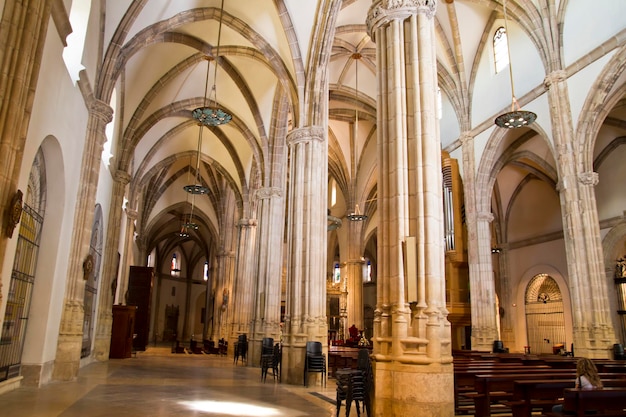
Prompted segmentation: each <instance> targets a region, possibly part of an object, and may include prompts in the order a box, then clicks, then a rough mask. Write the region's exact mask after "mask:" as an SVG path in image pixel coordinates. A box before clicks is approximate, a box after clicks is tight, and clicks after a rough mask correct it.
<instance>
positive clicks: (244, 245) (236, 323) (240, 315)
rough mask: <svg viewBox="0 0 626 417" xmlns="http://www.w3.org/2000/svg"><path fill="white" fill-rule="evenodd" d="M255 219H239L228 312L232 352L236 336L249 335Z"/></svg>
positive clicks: (252, 298) (253, 275)
mask: <svg viewBox="0 0 626 417" xmlns="http://www.w3.org/2000/svg"><path fill="white" fill-rule="evenodd" d="M256 225H257V222H256V219H241V220H240V221H239V243H238V250H237V260H236V270H235V279H234V282H233V302H232V303H231V307H230V308H231V313H230V317H231V320H230V324H231V330H230V336H229V337H230V339H229V340H230V341H229V343H228V346H229V347H228V349H229V351H230V352H231V353H232V351H233V349H234V346H235V343H236V342H237V338H238V337H239V335H241V334H245V335H246V336H247V337H249V336H250V335H249V331H250V322H251V320H252V305H253V304H252V303H253V300H254V294H253V291H254V289H255V287H256V286H255V280H254V277H255V274H254V266H255V263H254V259H256V255H255V245H254V243H255V241H256V239H255V238H256Z"/></svg>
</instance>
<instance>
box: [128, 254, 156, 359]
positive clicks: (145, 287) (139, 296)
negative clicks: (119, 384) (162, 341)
mask: <svg viewBox="0 0 626 417" xmlns="http://www.w3.org/2000/svg"><path fill="white" fill-rule="evenodd" d="M153 277H154V268H152V267H149V266H131V267H130V272H129V276H128V300H127V301H126V304H128V305H129V306H131V305H134V306H137V313H136V319H135V333H136V334H137V337H136V338H135V341H134V343H133V347H134V348H135V350H138V351H144V350H146V346H148V341H149V332H150V300H151V297H152V281H153Z"/></svg>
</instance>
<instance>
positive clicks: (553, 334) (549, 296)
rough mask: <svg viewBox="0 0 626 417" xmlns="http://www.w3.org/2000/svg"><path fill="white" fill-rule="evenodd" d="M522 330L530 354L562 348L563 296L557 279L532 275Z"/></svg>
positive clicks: (563, 341)
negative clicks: (523, 329) (524, 326)
mask: <svg viewBox="0 0 626 417" xmlns="http://www.w3.org/2000/svg"><path fill="white" fill-rule="evenodd" d="M525 304H526V331H527V337H528V346H530V349H531V353H535V354H538V355H541V354H553V353H555V352H557V351H558V350H559V349H560V348H561V347H562V348H564V349H566V340H565V319H564V317H563V296H562V294H561V290H560V288H559V285H558V284H557V282H556V281H555V280H554V279H553V278H552V277H550V276H549V275H546V274H539V275H536V276H534V277H533V278H532V279H531V280H530V282H529V283H528V287H527V288H526V295H525Z"/></svg>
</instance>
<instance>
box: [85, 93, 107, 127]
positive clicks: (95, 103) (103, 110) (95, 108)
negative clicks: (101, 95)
mask: <svg viewBox="0 0 626 417" xmlns="http://www.w3.org/2000/svg"><path fill="white" fill-rule="evenodd" d="M89 113H90V114H91V115H93V116H95V117H96V118H98V120H100V121H101V122H103V123H104V124H108V123H110V122H111V120H113V109H112V108H111V106H109V103H106V102H104V101H102V100H98V99H97V98H94V99H93V100H90V101H89Z"/></svg>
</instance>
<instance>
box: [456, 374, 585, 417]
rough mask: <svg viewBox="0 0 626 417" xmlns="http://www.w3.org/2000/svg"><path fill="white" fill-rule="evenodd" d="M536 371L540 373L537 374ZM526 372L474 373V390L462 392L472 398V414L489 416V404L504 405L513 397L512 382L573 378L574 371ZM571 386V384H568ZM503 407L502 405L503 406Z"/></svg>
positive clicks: (478, 416)
mask: <svg viewBox="0 0 626 417" xmlns="http://www.w3.org/2000/svg"><path fill="white" fill-rule="evenodd" d="M537 371H539V372H540V373H541V375H540V376H539V375H538V374H537ZM537 371H535V372H526V373H520V374H510V373H509V374H486V375H476V381H475V384H474V387H475V392H474V393H467V394H463V395H464V396H466V397H468V398H472V399H473V400H474V415H475V416H476V417H489V416H491V406H492V405H495V404H500V405H503V406H504V405H506V403H505V402H506V401H511V400H512V399H513V390H514V382H515V381H520V380H530V379H537V378H541V379H569V380H570V381H573V380H574V376H575V372H569V371H567V372H558V371H555V370H550V371H551V372H541V371H540V370H537ZM570 386H571V385H570ZM503 408H504V407H503Z"/></svg>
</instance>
